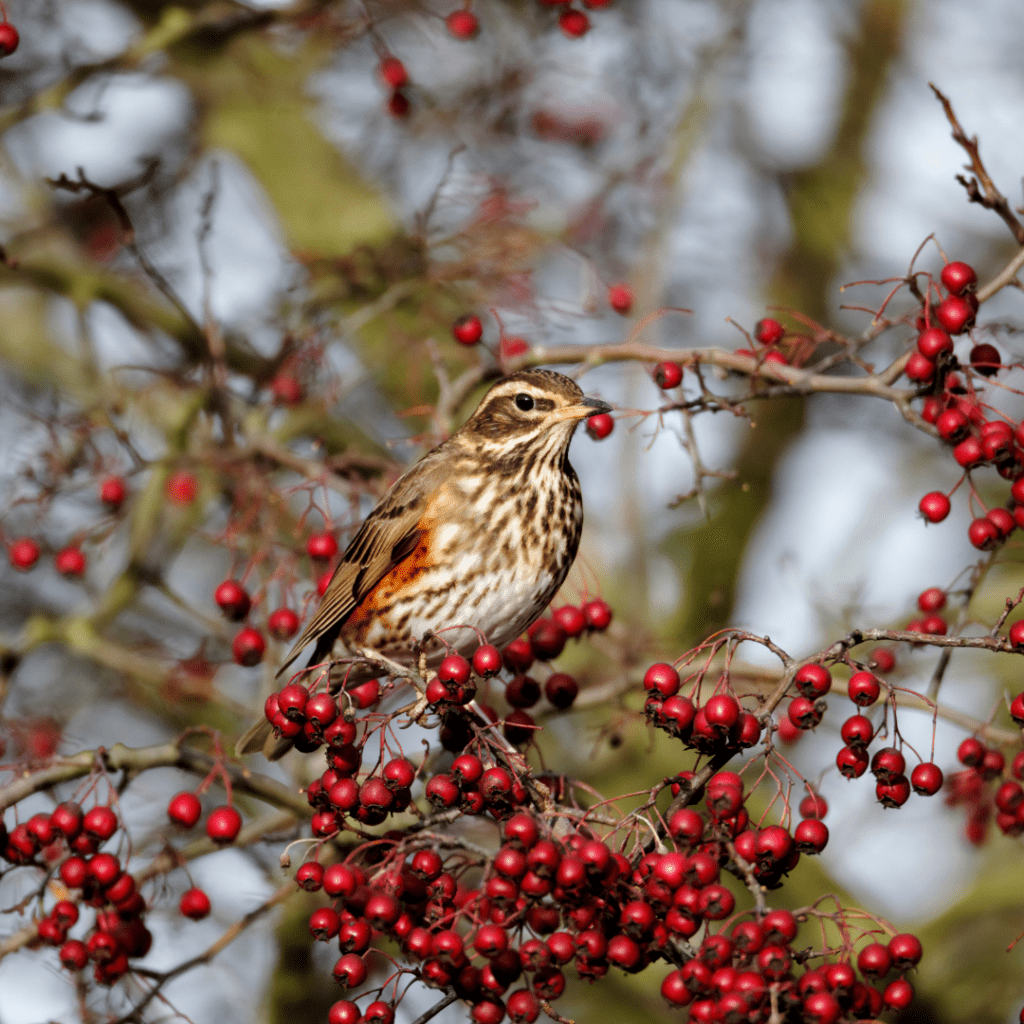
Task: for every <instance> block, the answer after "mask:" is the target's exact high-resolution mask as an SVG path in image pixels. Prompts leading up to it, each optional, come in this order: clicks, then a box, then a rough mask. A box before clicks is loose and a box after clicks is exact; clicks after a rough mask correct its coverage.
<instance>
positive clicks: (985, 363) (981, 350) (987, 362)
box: [970, 342, 1003, 377]
mask: <svg viewBox="0 0 1024 1024" xmlns="http://www.w3.org/2000/svg"><path fill="white" fill-rule="evenodd" d="M970 360H971V369H973V370H974V371H975V372H977V373H980V374H981V375H982V376H983V377H993V376H995V375H996V374H997V373H998V372H999V371H1000V370H1001V369H1002V368H1003V364H1002V363H1001V362H1000V360H999V350H998V349H997V348H996V347H995V345H989V344H988V343H987V342H984V343H982V344H981V345H975V346H974V348H972V349H971V356H970Z"/></svg>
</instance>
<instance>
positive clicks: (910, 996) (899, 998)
mask: <svg viewBox="0 0 1024 1024" xmlns="http://www.w3.org/2000/svg"><path fill="white" fill-rule="evenodd" d="M946 301H947V302H948V301H949V300H948V299H947V300H946ZM913 1001H914V987H913V986H912V985H911V984H910V982H909V981H907V980H906V979H905V978H898V979H897V980H896V981H893V982H890V983H889V984H888V985H886V987H885V991H884V992H883V993H882V1002H883V1003H884V1004H885V1006H886V1007H888V1008H889V1009H890V1010H905V1009H906V1008H907V1007H908V1006H909V1005H910V1004H911V1003H912V1002H913Z"/></svg>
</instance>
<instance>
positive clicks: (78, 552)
mask: <svg viewBox="0 0 1024 1024" xmlns="http://www.w3.org/2000/svg"><path fill="white" fill-rule="evenodd" d="M0 24H2V23H0ZM53 565H54V568H56V570H57V572H59V573H60V574H61V576H69V577H76V576H81V575H82V574H83V573H84V572H85V555H84V554H82V549H81V548H79V547H76V546H75V545H71V546H69V547H66V548H62V549H61V550H60V551H58V552H57V554H56V555H54V556H53Z"/></svg>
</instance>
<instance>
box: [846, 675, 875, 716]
mask: <svg viewBox="0 0 1024 1024" xmlns="http://www.w3.org/2000/svg"><path fill="white" fill-rule="evenodd" d="M846 692H847V694H848V695H849V697H850V700H852V701H853V703H854V704H856V705H858V707H862V708H866V707H870V706H871V705H872V704H874V703H875V701H876V700H878V697H879V694H880V693H881V692H882V686H881V683H879V681H878V680H877V679H876V678H875V677H874V676H873V675H872V674H871V673H870V672H854V674H853V675H852V676H850V681H849V683H847V686H846Z"/></svg>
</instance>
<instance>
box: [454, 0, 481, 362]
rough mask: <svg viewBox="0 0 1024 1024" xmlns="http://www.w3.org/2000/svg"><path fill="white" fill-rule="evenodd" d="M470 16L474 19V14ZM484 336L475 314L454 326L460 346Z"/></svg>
mask: <svg viewBox="0 0 1024 1024" xmlns="http://www.w3.org/2000/svg"><path fill="white" fill-rule="evenodd" d="M458 13H460V14H469V12H468V11H459V12H458ZM469 16H470V17H471V18H472V17H473V15H472V14H470V15H469ZM453 17H454V15H453ZM473 20H474V21H475V20H476V19H475V18H474V19H473ZM483 336H484V325H483V324H482V323H481V322H480V317H478V316H477V315H476V314H475V313H467V314H466V315H465V316H460V317H459V319H458V320H456V321H455V323H453V324H452V337H453V338H455V340H456V341H457V342H458V343H459V344H460V345H475V344H476V343H477V342H478V341H479V340H480V339H481V338H482V337H483Z"/></svg>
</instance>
